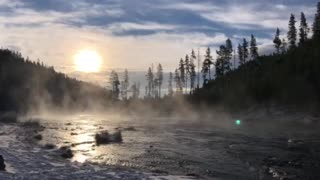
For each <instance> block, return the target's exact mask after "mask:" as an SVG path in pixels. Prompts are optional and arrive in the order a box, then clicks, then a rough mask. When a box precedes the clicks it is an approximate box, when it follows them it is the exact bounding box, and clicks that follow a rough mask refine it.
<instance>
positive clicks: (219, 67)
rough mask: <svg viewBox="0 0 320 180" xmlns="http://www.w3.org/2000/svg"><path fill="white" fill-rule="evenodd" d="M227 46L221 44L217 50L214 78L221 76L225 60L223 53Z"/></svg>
mask: <svg viewBox="0 0 320 180" xmlns="http://www.w3.org/2000/svg"><path fill="white" fill-rule="evenodd" d="M226 51H227V48H226V47H225V46H224V45H221V46H220V48H219V50H217V55H218V56H217V60H216V63H215V68H216V74H215V76H216V78H219V77H222V76H223V74H224V61H225V54H226Z"/></svg>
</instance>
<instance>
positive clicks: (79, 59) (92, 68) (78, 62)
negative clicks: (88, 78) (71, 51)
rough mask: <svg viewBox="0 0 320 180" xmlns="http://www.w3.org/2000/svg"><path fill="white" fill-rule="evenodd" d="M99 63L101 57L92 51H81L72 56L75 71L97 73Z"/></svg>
mask: <svg viewBox="0 0 320 180" xmlns="http://www.w3.org/2000/svg"><path fill="white" fill-rule="evenodd" d="M101 63H102V58H101V56H100V55H99V54H98V53H97V52H96V51H93V50H82V51H79V52H78V53H77V54H75V55H74V64H75V69H76V70H77V71H82V72H98V71H99V70H100V67H101Z"/></svg>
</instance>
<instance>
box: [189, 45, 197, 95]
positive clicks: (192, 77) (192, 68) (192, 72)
mask: <svg viewBox="0 0 320 180" xmlns="http://www.w3.org/2000/svg"><path fill="white" fill-rule="evenodd" d="M196 58H197V57H196V54H195V52H194V51H193V50H192V51H191V56H190V63H189V70H190V90H191V91H193V89H194V87H195V81H196V76H197V74H196V66H195V64H194V61H195V60H196Z"/></svg>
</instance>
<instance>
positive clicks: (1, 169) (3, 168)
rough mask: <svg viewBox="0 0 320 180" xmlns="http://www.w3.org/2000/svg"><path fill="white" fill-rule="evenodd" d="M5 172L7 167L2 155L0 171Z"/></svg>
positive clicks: (0, 157) (0, 156)
mask: <svg viewBox="0 0 320 180" xmlns="http://www.w3.org/2000/svg"><path fill="white" fill-rule="evenodd" d="M5 170H6V165H5V164H4V159H3V156H2V155H0V171H5Z"/></svg>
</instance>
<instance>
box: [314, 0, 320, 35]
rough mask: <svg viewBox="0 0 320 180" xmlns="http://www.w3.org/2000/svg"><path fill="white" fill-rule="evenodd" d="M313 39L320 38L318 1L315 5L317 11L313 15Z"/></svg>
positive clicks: (319, 6) (319, 3)
mask: <svg viewBox="0 0 320 180" xmlns="http://www.w3.org/2000/svg"><path fill="white" fill-rule="evenodd" d="M312 31H313V39H317V40H318V39H320V2H318V5H317V13H316V15H315V17H314V22H313V26H312Z"/></svg>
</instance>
